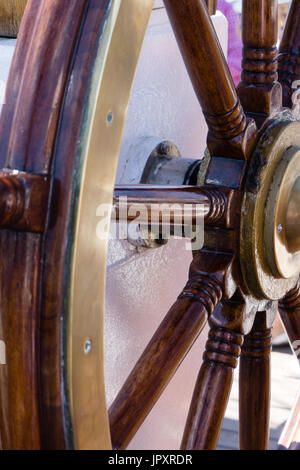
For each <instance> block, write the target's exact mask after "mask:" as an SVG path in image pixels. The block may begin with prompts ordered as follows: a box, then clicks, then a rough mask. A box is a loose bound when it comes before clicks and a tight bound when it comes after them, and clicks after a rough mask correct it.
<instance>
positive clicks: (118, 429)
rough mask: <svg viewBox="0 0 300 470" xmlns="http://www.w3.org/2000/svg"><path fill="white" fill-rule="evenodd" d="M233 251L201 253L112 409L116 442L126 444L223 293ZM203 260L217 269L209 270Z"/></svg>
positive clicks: (116, 444) (119, 445)
mask: <svg viewBox="0 0 300 470" xmlns="http://www.w3.org/2000/svg"><path fill="white" fill-rule="evenodd" d="M230 262H231V257H228V256H222V257H218V256H216V255H207V254H201V253H199V254H197V255H196V257H195V258H194V261H193V262H192V264H191V268H190V275H189V281H188V282H187V285H186V287H185V288H184V290H183V292H182V293H181V294H180V296H179V297H178V299H177V301H176V302H175V304H174V305H173V306H172V307H171V309H170V310H169V312H168V314H167V316H166V317H165V318H164V320H163V322H162V323H161V325H160V326H159V328H158V330H157V331H156V332H155V334H154V336H153V337H152V339H151V341H150V343H149V344H148V346H147V347H146V349H145V351H144V352H143V354H142V356H141V357H140V359H139V361H138V362H137V364H136V366H135V367H134V369H133V371H132V372H131V374H130V375H129V377H128V379H127V380H126V382H125V384H124V385H123V387H122V389H121V391H120V392H119V394H118V396H117V397H116V399H115V400H114V402H113V404H112V405H111V407H110V410H109V417H110V426H111V435H112V444H113V448H115V449H124V448H126V446H127V445H128V443H129V442H130V440H131V439H132V437H133V436H134V434H135V433H136V431H137V430H138V428H139V427H140V425H141V424H142V423H143V421H144V419H145V418H146V416H147V415H148V414H149V412H150V411H151V408H152V407H153V406H154V404H155V403H156V401H157V400H158V398H159V396H160V395H161V393H162V392H163V390H164V388H165V387H166V385H167V384H168V382H169V381H170V379H171V378H172V376H173V374H174V373H175V372H176V370H177V368H178V366H179V365H180V363H181V362H182V360H183V359H184V357H185V355H186V354H187V352H188V351H189V349H190V348H191V346H192V345H193V343H194V341H195V340H196V338H197V337H198V335H199V334H200V332H201V330H202V329H203V327H204V325H205V322H206V320H207V318H208V316H209V315H210V314H211V313H212V311H213V310H214V308H215V306H216V305H217V303H218V302H219V301H220V299H221V297H222V295H223V287H222V285H223V283H224V273H225V272H226V269H227V267H228V265H229V264H230ZM205 266H206V267H207V266H209V268H211V270H210V272H212V273H214V274H205V273H204V272H203V271H204V269H205Z"/></svg>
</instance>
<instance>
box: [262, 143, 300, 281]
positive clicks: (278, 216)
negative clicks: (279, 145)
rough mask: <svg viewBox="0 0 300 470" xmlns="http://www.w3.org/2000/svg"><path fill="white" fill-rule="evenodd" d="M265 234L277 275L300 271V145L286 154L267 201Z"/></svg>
mask: <svg viewBox="0 0 300 470" xmlns="http://www.w3.org/2000/svg"><path fill="white" fill-rule="evenodd" d="M265 215H266V221H265V230H264V238H265V244H266V247H267V252H266V253H267V258H268V264H269V266H270V267H271V270H272V272H273V274H274V276H280V277H283V278H285V279H288V278H291V277H294V276H296V275H297V274H298V273H299V271H300V148H299V147H291V148H289V149H288V150H287V151H286V152H284V154H283V155H282V157H281V159H280V161H279V163H278V165H277V167H276V169H275V171H274V175H273V179H272V182H271V185H270V189H269V194H268V198H267V203H266V210H265Z"/></svg>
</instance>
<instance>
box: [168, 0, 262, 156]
mask: <svg viewBox="0 0 300 470" xmlns="http://www.w3.org/2000/svg"><path fill="white" fill-rule="evenodd" d="M164 3H165V6H166V10H167V13H168V15H169V18H170V22H171V25H172V28H173V30H174V34H175V36H176V39H177V42H178V45H179V48H180V51H181V54H182V57H183V59H184V62H185V65H186V68H187V70H188V72H189V75H190V78H191V81H192V84H193V86H194V90H195V93H196V95H197V97H198V100H199V103H200V105H201V108H202V111H203V114H204V116H205V119H206V122H207V124H208V128H209V131H210V133H209V136H208V148H209V150H210V152H211V154H212V155H215V156H223V157H226V156H228V157H230V158H241V159H247V157H248V156H249V151H250V149H251V148H252V145H253V144H254V139H255V135H256V127H255V125H254V123H253V122H252V121H249V122H248V121H247V120H246V116H245V114H244V111H243V109H242V107H241V105H240V102H239V99H238V97H237V94H236V90H235V86H234V83H233V80H232V77H231V74H230V71H229V68H228V65H227V62H226V59H225V57H224V54H223V51H222V49H221V46H220V43H219V40H218V38H217V35H216V32H215V30H214V27H213V24H212V22H211V19H210V16H209V14H208V11H207V8H206V6H205V4H204V2H203V1H202V0H194V1H192V2H188V3H187V2H182V1H181V0H164ZM223 140H226V145H224V144H223V143H222V141H223Z"/></svg>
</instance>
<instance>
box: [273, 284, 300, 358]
mask: <svg viewBox="0 0 300 470" xmlns="http://www.w3.org/2000/svg"><path fill="white" fill-rule="evenodd" d="M278 306H279V313H280V317H281V319H282V321H283V324H284V327H285V329H286V332H287V334H288V337H289V340H290V343H291V346H292V348H293V350H294V352H295V354H296V355H297V357H298V359H299V361H300V349H299V348H300V281H298V282H297V284H296V286H295V287H294V289H292V290H291V291H290V292H289V293H288V294H287V295H286V296H285V297H284V298H283V299H282V300H281V301H280V302H279V305H278ZM298 353H299V354H298Z"/></svg>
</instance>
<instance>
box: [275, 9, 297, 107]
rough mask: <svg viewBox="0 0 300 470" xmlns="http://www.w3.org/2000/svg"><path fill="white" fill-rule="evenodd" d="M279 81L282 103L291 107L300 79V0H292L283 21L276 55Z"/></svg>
mask: <svg viewBox="0 0 300 470" xmlns="http://www.w3.org/2000/svg"><path fill="white" fill-rule="evenodd" d="M278 74H279V81H280V83H281V84H282V89H283V105H284V106H288V107H292V106H293V102H292V94H293V92H294V91H295V89H296V88H297V85H295V88H293V83H294V82H295V81H296V80H300V0H292V3H291V6H290V10H289V13H288V17H287V20H286V23H285V28H284V32H283V36H282V39H281V43H280V47H279V56H278Z"/></svg>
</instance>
